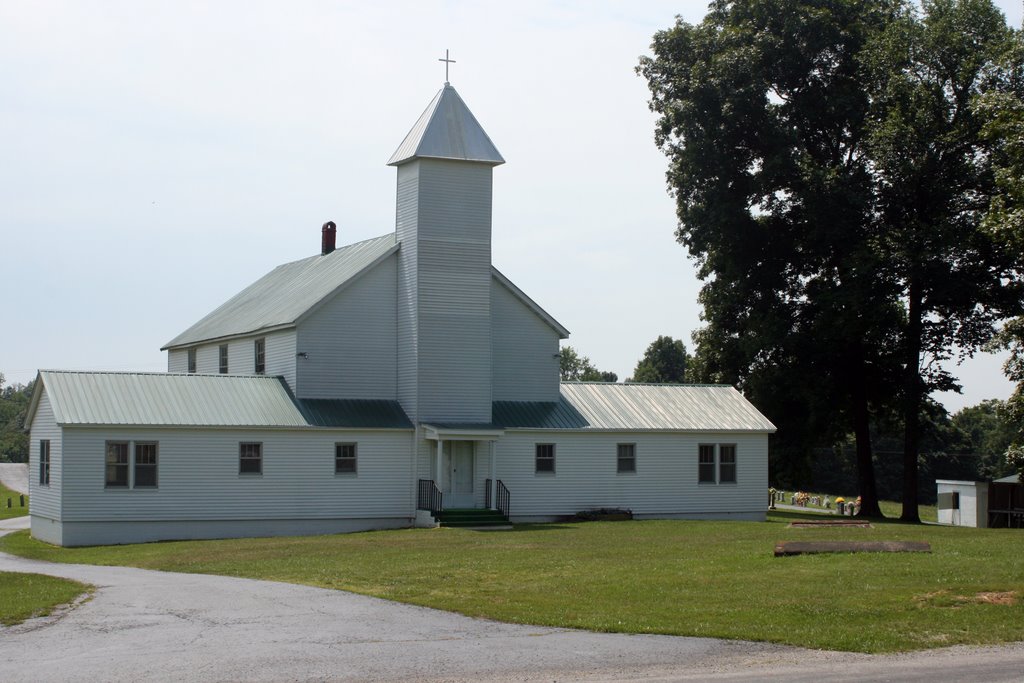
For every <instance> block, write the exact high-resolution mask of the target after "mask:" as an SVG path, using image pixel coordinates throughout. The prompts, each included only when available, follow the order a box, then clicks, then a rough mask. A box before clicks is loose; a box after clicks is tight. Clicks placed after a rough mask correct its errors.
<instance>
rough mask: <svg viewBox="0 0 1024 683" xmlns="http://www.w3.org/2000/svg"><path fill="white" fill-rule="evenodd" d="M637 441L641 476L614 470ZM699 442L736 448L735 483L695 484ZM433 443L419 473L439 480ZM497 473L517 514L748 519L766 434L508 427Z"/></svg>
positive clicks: (425, 449)
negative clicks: (549, 466)
mask: <svg viewBox="0 0 1024 683" xmlns="http://www.w3.org/2000/svg"><path fill="white" fill-rule="evenodd" d="M538 443H553V444H555V474H554V475H551V474H537V473H536V472H535V471H534V470H535V453H536V451H535V446H536V444H538ZM620 443H632V444H636V473H635V474H619V473H618V472H617V456H618V451H617V448H616V447H617V445H618V444H620ZM698 444H735V445H736V459H737V468H736V480H737V481H736V483H735V484H715V485H708V484H698V483H697V446H698ZM435 448H436V446H435V442H433V441H426V440H422V441H420V443H419V445H418V448H417V460H416V462H417V467H416V471H417V476H418V478H420V479H435V476H434V470H433V462H434V459H433V458H434V449H435ZM494 448H495V453H496V456H497V478H498V479H501V480H502V482H503V483H504V484H505V486H507V487H508V489H509V492H510V495H511V515H512V517H513V519H516V518H520V519H522V518H528V517H538V518H545V517H561V516H566V515H572V514H575V513H576V512H579V511H581V510H586V509H590V508H600V507H620V508H628V509H630V510H632V511H633V513H634V514H636V515H641V516H643V515H650V516H663V517H667V516H677V515H678V516H694V517H712V518H714V517H719V518H722V517H730V516H734V515H737V516H744V517H747V518H750V517H757V516H759V515H761V516H763V515H764V513H765V508H766V507H767V495H768V494H767V491H768V437H767V436H766V435H750V434H705V435H696V434H671V433H660V434H659V433H641V432H634V433H618V434H608V433H589V434H588V433H580V432H520V431H511V432H506V433H505V436H503V437H502V438H501V439H499V440H498V441H497V442H495V446H494ZM474 467H475V472H474V493H475V495H476V503H477V505H480V506H482V505H483V502H484V481H485V480H486V479H487V478H488V477H489V476H490V460H489V457H488V446H487V443H486V442H478V443H477V448H476V460H475V463H474Z"/></svg>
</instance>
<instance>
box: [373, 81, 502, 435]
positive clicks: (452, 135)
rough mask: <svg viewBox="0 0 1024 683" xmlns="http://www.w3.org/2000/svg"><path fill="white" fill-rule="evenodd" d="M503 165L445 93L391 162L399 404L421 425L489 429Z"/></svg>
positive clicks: (454, 97)
mask: <svg viewBox="0 0 1024 683" xmlns="http://www.w3.org/2000/svg"><path fill="white" fill-rule="evenodd" d="M503 163H505V160H504V159H503V158H502V157H501V154H499V153H498V150H497V149H496V148H495V147H494V143H492V142H491V139H490V138H489V137H488V136H487V133H485V132H484V129H483V128H482V127H481V126H480V124H479V123H478V122H477V120H476V117H474V116H473V114H472V113H471V112H470V111H469V107H467V106H466V103H465V102H463V101H462V98H461V97H459V94H458V93H457V92H455V88H453V87H452V86H451V85H449V84H448V83H445V85H444V87H443V88H442V89H441V91H440V92H439V93H437V95H436V96H435V97H434V99H433V100H431V102H430V104H429V105H428V106H427V109H426V111H424V112H423V114H422V115H421V116H420V118H419V120H417V121H416V125H414V126H413V127H412V130H411V131H409V134H408V135H406V136H405V140H403V142H402V144H401V145H399V147H398V150H397V151H396V152H395V153H394V154H393V155H392V157H391V159H390V161H388V164H389V165H390V166H395V167H396V170H397V172H398V173H397V175H398V188H397V190H398V193H397V194H398V196H397V200H398V201H397V207H396V212H395V233H396V237H397V238H398V241H399V243H400V244H401V247H400V249H399V252H398V336H399V340H400V344H399V347H398V349H399V351H398V355H399V358H398V368H397V370H398V372H397V379H398V398H399V401H400V402H401V404H402V407H403V408H404V409H405V411H406V414H407V415H409V417H411V418H412V419H413V421H415V422H422V421H425V420H431V421H439V422H449V423H452V422H458V423H476V424H489V423H490V420H491V402H492V400H493V396H492V394H493V390H492V389H493V373H492V358H491V277H492V275H491V189H492V188H491V176H492V172H493V170H494V167H495V166H497V165H499V164H503Z"/></svg>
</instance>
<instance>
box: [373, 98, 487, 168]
mask: <svg viewBox="0 0 1024 683" xmlns="http://www.w3.org/2000/svg"><path fill="white" fill-rule="evenodd" d="M416 158H430V159H457V160H459V161H477V162H480V163H484V164H489V165H491V166H497V165H499V164H503V163H505V159H503V158H502V156H501V154H500V153H499V152H498V150H497V148H496V147H495V146H494V143H493V142H491V138H490V137H488V136H487V133H486V132H484V129H483V127H482V126H481V125H480V123H479V122H478V121H477V120H476V117H475V116H473V112H471V111H470V110H469V107H467V106H466V103H465V102H463V101H462V98H461V97H459V93H457V92H455V88H453V87H452V86H451V84H449V83H445V84H444V87H443V88H441V90H440V91H439V92H438V93H437V95H435V96H434V99H433V100H431V101H430V104H428V105H427V108H426V110H425V111H424V112H423V113H422V114H421V115H420V118H419V120H417V121H416V125H414V126H413V127H412V130H410V131H409V134H408V135H406V136H405V140H403V141H402V144H401V145H399V146H398V149H397V150H395V153H394V154H392V155H391V158H390V159H389V160H388V166H399V165H401V164H404V163H406V162H408V161H411V160H412V159H416Z"/></svg>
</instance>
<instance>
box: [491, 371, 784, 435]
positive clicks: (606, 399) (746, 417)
mask: <svg viewBox="0 0 1024 683" xmlns="http://www.w3.org/2000/svg"><path fill="white" fill-rule="evenodd" d="M560 393H561V397H560V400H559V401H557V402H540V401H531V402H522V401H496V402H495V403H494V406H493V416H492V417H493V422H495V423H496V424H500V425H503V426H504V427H505V428H506V429H584V430H622V431H687V432H761V433H770V432H774V431H775V426H774V425H773V424H772V423H771V422H769V421H768V419H767V418H765V416H764V415H762V414H761V413H760V412H758V410H757V408H755V407H754V406H753V404H751V403H750V401H748V400H747V399H746V398H744V397H743V395H742V394H741V393H740V392H738V391H736V390H735V389H733V388H732V387H729V386H708V385H687V384H678V385H665V384H606V383H600V382H564V383H562V385H561V387H560Z"/></svg>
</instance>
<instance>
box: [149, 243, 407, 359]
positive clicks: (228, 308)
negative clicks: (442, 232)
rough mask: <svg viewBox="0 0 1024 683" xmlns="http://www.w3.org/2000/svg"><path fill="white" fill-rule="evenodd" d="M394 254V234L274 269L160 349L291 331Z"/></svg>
mask: <svg viewBox="0 0 1024 683" xmlns="http://www.w3.org/2000/svg"><path fill="white" fill-rule="evenodd" d="M397 250H398V244H397V242H396V239H395V234H394V233H390V234H387V235H383V236H381V237H375V238H374V239H370V240H365V241H363V242H357V243H355V244H350V245H348V246H346V247H341V248H339V249H336V250H335V251H333V252H331V253H330V254H325V255H321V254H317V255H316V256H311V257H309V258H305V259H302V260H301V261H293V262H292V263H286V264H284V265H282V266H278V267H277V268H274V270H272V271H270V272H269V273H267V274H266V275H264V276H263V277H261V278H260V279H259V280H257V281H256V282H254V283H252V284H251V285H249V286H248V287H246V288H245V289H243V290H242V291H241V292H239V293H238V294H236V295H235V296H233V297H231V298H230V299H228V300H227V301H226V302H224V303H223V304H222V305H221V306H219V307H218V308H216V309H215V310H214V311H213V312H211V313H209V314H207V315H206V316H205V317H204V318H202V319H201V320H200V321H199V322H197V323H196V324H194V325H192V327H190V328H188V329H187V330H185V331H184V332H182V333H181V334H179V335H178V336H177V337H175V338H174V339H172V340H171V341H169V342H167V344H165V345H164V347H163V348H164V349H169V348H174V347H179V346H187V345H189V344H196V343H198V342H202V341H209V340H213V339H223V338H225V337H232V336H237V335H242V334H249V333H252V332H257V331H259V330H268V329H274V328H280V327H287V326H289V325H294V324H295V323H296V322H297V321H298V320H299V319H300V318H301V317H302V316H303V315H305V314H306V313H307V312H309V311H311V310H312V309H314V308H316V307H317V305H318V304H319V303H320V302H321V301H323V300H324V299H325V298H327V297H328V296H330V295H331V294H333V293H334V292H336V291H338V289H340V288H341V287H343V286H344V285H346V284H348V283H349V282H351V281H353V280H355V279H356V277H357V276H358V275H360V274H361V273H363V272H365V271H366V270H367V269H369V268H370V267H371V266H373V265H376V264H377V263H379V262H380V261H382V260H383V259H384V258H385V257H387V256H389V255H390V254H392V253H394V252H395V251H397Z"/></svg>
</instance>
